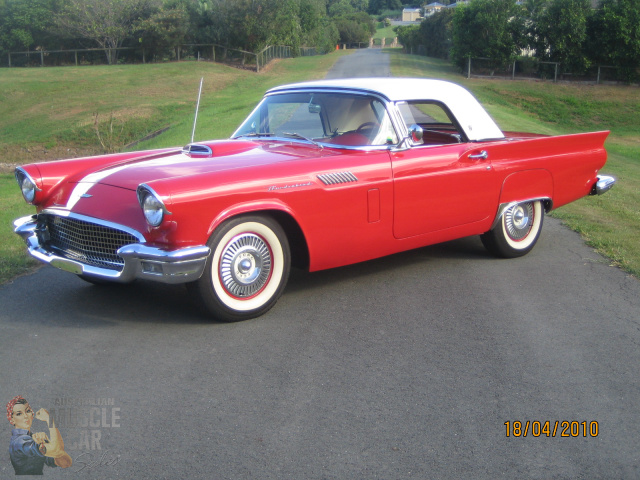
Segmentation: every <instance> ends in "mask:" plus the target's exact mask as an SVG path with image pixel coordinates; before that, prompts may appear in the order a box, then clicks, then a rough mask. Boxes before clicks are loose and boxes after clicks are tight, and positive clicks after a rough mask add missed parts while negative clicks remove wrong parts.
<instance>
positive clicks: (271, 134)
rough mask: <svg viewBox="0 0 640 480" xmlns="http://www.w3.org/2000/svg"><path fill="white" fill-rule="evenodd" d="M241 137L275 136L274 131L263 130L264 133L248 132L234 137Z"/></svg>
mask: <svg viewBox="0 0 640 480" xmlns="http://www.w3.org/2000/svg"><path fill="white" fill-rule="evenodd" d="M240 137H273V133H269V132H263V133H258V132H248V133H241V134H240V135H238V136H237V137H233V138H240Z"/></svg>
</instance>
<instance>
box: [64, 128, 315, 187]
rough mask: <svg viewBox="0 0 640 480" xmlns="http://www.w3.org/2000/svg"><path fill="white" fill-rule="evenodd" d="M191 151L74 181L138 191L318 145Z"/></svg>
mask: <svg viewBox="0 0 640 480" xmlns="http://www.w3.org/2000/svg"><path fill="white" fill-rule="evenodd" d="M197 146H198V147H200V148H196V149H193V150H192V152H188V151H186V150H183V151H182V152H179V153H175V152H173V153H169V154H162V155H152V156H146V157H140V158H133V159H130V160H126V161H124V162H122V163H119V164H116V165H110V166H108V167H105V168H102V169H100V170H97V171H94V172H91V173H88V174H86V175H85V176H83V177H82V178H77V179H74V180H72V181H71V182H72V183H73V182H76V183H87V184H96V183H100V184H103V185H111V186H114V187H120V188H126V189H130V190H135V189H136V188H137V187H138V185H140V184H141V183H149V182H153V181H155V180H165V179H169V178H178V177H184V176H192V175H203V174H207V173H213V172H221V171H227V170H233V169H245V168H249V167H254V166H260V165H267V164H273V163H279V162H284V161H288V160H291V159H294V158H301V157H309V156H317V155H318V154H319V150H318V149H317V148H316V147H315V146H309V145H305V144H299V143H288V142H253V141H243V140H227V141H219V142H209V143H202V144H198V145H197Z"/></svg>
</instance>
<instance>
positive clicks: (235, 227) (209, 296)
mask: <svg viewBox="0 0 640 480" xmlns="http://www.w3.org/2000/svg"><path fill="white" fill-rule="evenodd" d="M207 244H208V246H209V247H210V248H211V252H212V254H211V256H210V257H209V259H208V260H207V265H206V267H205V270H204V273H203V274H202V277H200V279H199V280H198V281H196V282H193V283H191V284H189V285H188V288H189V290H191V292H193V293H194V294H195V295H196V296H197V297H198V298H199V299H200V301H201V302H202V303H203V304H204V306H205V307H206V308H207V310H208V311H209V312H210V313H211V314H212V315H214V316H215V317H216V318H218V319H219V320H222V321H226V322H235V321H238V320H246V319H249V318H254V317H258V316H260V315H262V314H264V313H266V312H267V311H268V310H269V309H270V308H271V307H273V305H275V303H276V301H277V300H278V298H279V297H280V295H281V294H282V291H283V290H284V287H285V285H286V283H287V280H288V278H289V270H290V265H291V254H290V250H289V242H288V240H287V236H286V234H285V233H284V230H283V229H282V227H281V226H280V225H279V224H278V223H277V222H276V221H275V220H273V219H272V218H270V217H267V216H244V217H238V218H234V219H231V220H229V221H227V222H225V223H223V224H222V225H221V226H220V227H218V228H217V229H216V231H215V232H214V233H213V235H212V236H211V238H210V239H209V242H208V243H207Z"/></svg>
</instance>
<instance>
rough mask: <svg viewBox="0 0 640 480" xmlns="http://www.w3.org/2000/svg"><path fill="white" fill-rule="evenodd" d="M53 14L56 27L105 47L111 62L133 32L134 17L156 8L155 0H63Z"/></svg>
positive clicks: (141, 15) (157, 4) (147, 14)
mask: <svg viewBox="0 0 640 480" xmlns="http://www.w3.org/2000/svg"><path fill="white" fill-rule="evenodd" d="M66 2H67V3H66V6H65V8H64V9H63V10H62V12H61V14H59V15H58V16H57V17H56V23H57V25H58V27H59V28H60V29H61V30H62V31H65V32H68V33H70V34H72V35H75V36H77V37H80V38H83V39H86V40H90V41H91V42H93V43H95V44H97V45H98V46H99V47H100V48H103V49H104V50H105V54H106V55H107V61H108V62H109V64H112V63H115V62H116V60H117V58H118V51H117V50H114V49H117V48H119V47H121V46H122V44H123V42H124V41H125V39H126V38H127V37H130V36H131V35H132V34H133V29H134V25H135V24H136V21H138V20H139V19H141V18H147V17H149V16H150V15H151V14H153V13H154V12H156V11H157V10H158V9H159V7H160V5H159V2H158V1H157V0H66Z"/></svg>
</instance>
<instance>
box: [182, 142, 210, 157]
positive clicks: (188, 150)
mask: <svg viewBox="0 0 640 480" xmlns="http://www.w3.org/2000/svg"><path fill="white" fill-rule="evenodd" d="M182 153H184V154H185V155H189V156H190V157H210V156H212V155H213V151H212V150H211V148H210V147H208V146H206V145H202V144H199V143H190V144H189V145H186V146H185V147H183V148H182Z"/></svg>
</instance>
